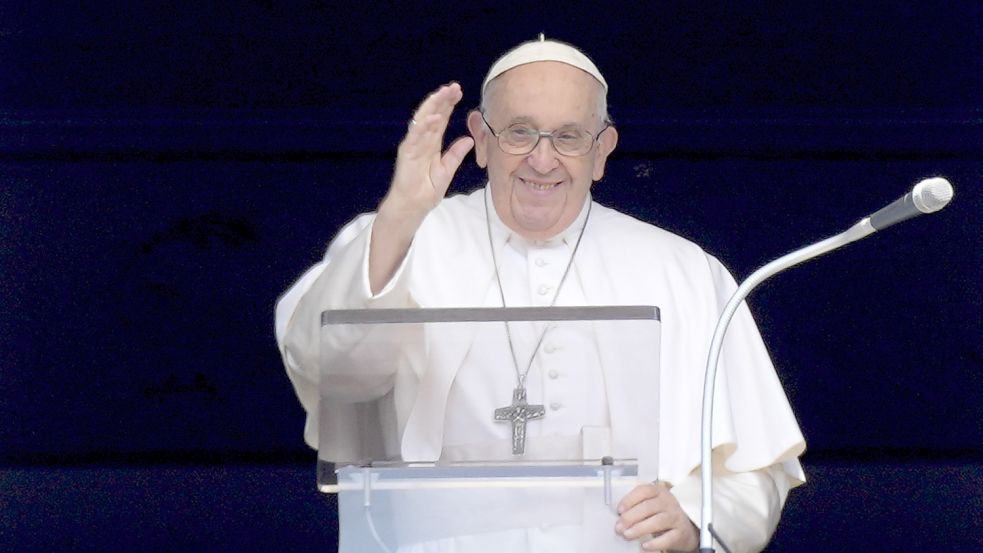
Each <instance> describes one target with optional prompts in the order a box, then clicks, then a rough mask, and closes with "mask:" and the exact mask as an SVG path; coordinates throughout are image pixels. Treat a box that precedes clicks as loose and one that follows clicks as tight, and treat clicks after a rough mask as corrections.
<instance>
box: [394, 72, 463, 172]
mask: <svg viewBox="0 0 983 553" xmlns="http://www.w3.org/2000/svg"><path fill="white" fill-rule="evenodd" d="M463 97H464V93H463V92H462V91H461V85H459V84H457V83H453V82H452V83H450V84H446V85H444V86H441V87H440V88H438V89H437V90H435V91H433V92H432V93H431V94H430V95H429V96H427V97H426V99H424V100H423V103H421V104H420V106H419V107H418V108H417V109H416V112H414V113H413V119H412V120H411V124H410V127H409V129H407V132H406V138H405V139H404V140H403V145H404V146H406V147H407V148H406V149H408V150H409V152H408V153H417V151H418V150H419V153H420V154H423V155H427V154H432V153H434V152H439V151H440V147H441V141H442V139H443V136H444V132H445V131H446V130H447V125H448V123H449V122H450V118H451V113H453V111H454V107H455V106H456V105H457V103H458V102H460V101H461V98H463Z"/></svg>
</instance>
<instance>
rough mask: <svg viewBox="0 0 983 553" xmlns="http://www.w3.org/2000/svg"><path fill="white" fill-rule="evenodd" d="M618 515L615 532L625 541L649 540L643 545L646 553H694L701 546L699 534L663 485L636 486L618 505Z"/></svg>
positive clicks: (662, 483)
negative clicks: (662, 552)
mask: <svg viewBox="0 0 983 553" xmlns="http://www.w3.org/2000/svg"><path fill="white" fill-rule="evenodd" d="M618 514H619V515H620V516H619V517H618V523H617V524H616V525H615V527H614V531H615V532H617V533H618V534H619V535H621V536H622V537H624V538H625V539H627V540H639V539H644V538H645V537H646V536H651V539H647V540H646V541H644V542H643V543H642V549H644V550H646V551H659V550H662V551H695V550H696V548H697V547H698V546H699V545H700V534H699V531H698V530H697V529H696V526H694V525H693V523H692V522H691V521H690V519H689V517H687V516H686V513H684V512H683V509H682V507H680V506H679V501H677V500H676V497H675V496H673V495H672V494H671V493H669V484H666V483H665V482H654V483H652V484H642V485H639V486H635V489H633V490H632V491H630V492H628V494H627V495H625V497H624V498H623V499H622V500H621V502H620V503H618Z"/></svg>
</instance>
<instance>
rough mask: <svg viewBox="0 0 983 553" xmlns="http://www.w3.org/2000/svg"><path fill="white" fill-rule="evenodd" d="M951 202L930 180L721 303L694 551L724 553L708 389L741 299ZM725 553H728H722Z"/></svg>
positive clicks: (764, 272) (787, 258)
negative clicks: (716, 523)
mask: <svg viewBox="0 0 983 553" xmlns="http://www.w3.org/2000/svg"><path fill="white" fill-rule="evenodd" d="M951 200H952V185H951V184H949V181H947V180H946V179H944V178H941V177H935V178H930V179H925V180H923V181H921V182H919V183H918V184H916V185H915V187H914V188H913V189H912V190H911V192H909V193H908V194H905V195H904V196H903V197H901V198H899V199H897V200H895V201H894V202H892V203H891V204H889V205H887V206H886V207H884V208H882V209H880V210H878V211H877V212H876V213H874V214H873V215H870V216H868V217H864V218H863V219H861V220H860V222H858V223H857V224H855V225H853V226H852V227H850V228H849V229H847V230H846V231H844V232H841V233H840V234H837V235H836V236H831V237H829V238H827V239H825V240H822V241H820V242H816V243H815V244H812V245H810V246H806V247H804V248H801V249H799V250H796V251H794V252H792V253H790V254H786V255H784V256H782V257H779V258H778V259H776V260H774V261H772V262H771V263H768V264H767V265H765V266H764V267H761V268H760V269H758V270H757V271H755V272H754V273H752V274H751V276H749V277H748V278H747V279H746V280H745V281H744V282H742V283H741V285H740V286H738V287H737V290H736V291H734V294H733V295H732V296H731V297H730V300H728V301H727V305H726V306H725V307H724V310H723V312H722V313H721V315H720V319H719V320H718V321H717V327H716V328H715V329H714V331H713V340H712V341H711V342H710V353H709V354H708V355H707V369H706V375H705V376H704V380H703V420H702V426H701V429H700V432H701V435H700V464H701V472H702V474H701V482H702V485H703V490H702V493H701V501H702V508H701V511H700V516H701V518H700V549H699V553H713V539H714V538H715V537H716V538H717V540H718V541H719V542H720V543H721V545H722V546H723V548H724V549H725V550H727V546H726V544H725V543H724V542H723V540H721V539H720V537H719V536H717V535H716V532H715V531H714V529H713V463H712V460H711V455H712V453H713V452H712V447H713V444H712V439H713V438H712V436H713V433H712V430H713V388H714V383H715V382H714V381H715V380H716V376H717V361H718V360H719V358H720V348H721V346H722V345H723V342H724V334H725V333H726V332H727V327H728V325H730V321H731V319H732V318H733V317H734V313H736V312H737V308H738V307H739V306H740V305H741V303H742V302H743V301H744V298H746V297H747V296H748V294H750V293H751V291H752V290H754V289H755V288H756V287H757V286H758V285H759V284H761V283H762V282H764V281H765V280H767V279H769V278H771V277H772V276H774V275H776V274H778V273H780V272H782V271H784V270H785V269H788V268H790V267H793V266H795V265H798V264H799V263H802V262H804V261H808V260H810V259H812V258H814V257H818V256H820V255H822V254H824V253H826V252H829V251H833V250H835V249H837V248H839V247H841V246H845V245H847V244H849V243H850V242H854V241H857V240H860V239H861V238H865V237H867V236H870V235H871V234H873V233H875V232H877V231H878V230H883V229H885V228H887V227H889V226H891V225H893V224H896V223H900V222H902V221H905V220H908V219H911V218H912V217H917V216H918V215H923V214H926V213H934V212H936V211H938V210H940V209H942V208H943V207H945V206H946V205H947V204H948V203H949V202H950V201H951ZM728 551H729V550H728Z"/></svg>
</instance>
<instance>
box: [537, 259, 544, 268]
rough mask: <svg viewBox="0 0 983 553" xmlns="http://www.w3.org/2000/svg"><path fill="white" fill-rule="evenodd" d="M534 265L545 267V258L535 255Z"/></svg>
mask: <svg viewBox="0 0 983 553" xmlns="http://www.w3.org/2000/svg"><path fill="white" fill-rule="evenodd" d="M536 266H537V267H545V266H546V260H545V259H543V258H542V257H537V258H536Z"/></svg>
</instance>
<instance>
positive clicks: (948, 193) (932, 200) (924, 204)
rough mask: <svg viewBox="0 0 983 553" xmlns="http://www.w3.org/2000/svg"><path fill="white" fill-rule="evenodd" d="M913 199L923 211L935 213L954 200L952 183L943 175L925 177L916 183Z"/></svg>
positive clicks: (912, 192)
mask: <svg viewBox="0 0 983 553" xmlns="http://www.w3.org/2000/svg"><path fill="white" fill-rule="evenodd" d="M911 199H912V202H913V203H914V204H915V207H916V208H918V211H921V212H922V213H935V212H936V211H938V210H940V209H942V208H943V207H945V206H946V205H947V204H948V203H949V202H950V201H951V200H952V185H951V184H949V181H947V180H945V179H944V178H942V177H935V178H931V179H925V180H923V181H921V182H920V183H918V184H916V185H915V188H914V189H912V191H911Z"/></svg>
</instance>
